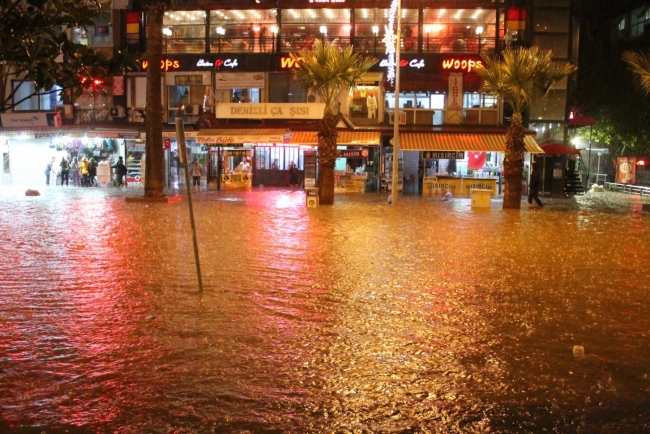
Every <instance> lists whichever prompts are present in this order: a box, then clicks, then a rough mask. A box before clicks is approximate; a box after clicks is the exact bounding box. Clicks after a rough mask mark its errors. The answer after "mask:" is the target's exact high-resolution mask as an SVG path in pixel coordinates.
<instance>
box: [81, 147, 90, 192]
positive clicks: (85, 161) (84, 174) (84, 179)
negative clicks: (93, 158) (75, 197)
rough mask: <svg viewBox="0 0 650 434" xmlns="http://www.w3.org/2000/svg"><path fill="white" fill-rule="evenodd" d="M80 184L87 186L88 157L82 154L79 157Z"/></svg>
mask: <svg viewBox="0 0 650 434" xmlns="http://www.w3.org/2000/svg"><path fill="white" fill-rule="evenodd" d="M81 185H82V186H83V187H88V185H89V184H88V158H86V156H85V155H84V156H83V158H82V159H81Z"/></svg>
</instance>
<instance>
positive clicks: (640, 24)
mask: <svg viewBox="0 0 650 434" xmlns="http://www.w3.org/2000/svg"><path fill="white" fill-rule="evenodd" d="M648 24H650V7H648V6H643V7H641V8H638V9H635V10H633V11H632V13H631V15H630V37H631V38H638V37H640V36H643V33H644V30H645V26H646V25H648Z"/></svg>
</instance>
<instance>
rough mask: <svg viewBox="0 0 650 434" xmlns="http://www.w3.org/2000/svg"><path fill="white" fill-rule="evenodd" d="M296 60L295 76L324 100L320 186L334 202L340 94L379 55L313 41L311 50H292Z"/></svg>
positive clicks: (324, 196) (327, 199) (325, 201)
mask: <svg viewBox="0 0 650 434" xmlns="http://www.w3.org/2000/svg"><path fill="white" fill-rule="evenodd" d="M291 58H292V59H293V60H294V61H296V62H297V65H298V67H297V69H296V70H295V75H296V79H297V80H298V81H299V82H300V83H301V84H302V86H303V87H304V88H305V89H307V90H311V91H312V92H314V93H316V94H317V95H319V96H320V98H321V101H323V102H324V103H325V110H324V111H323V119H322V120H321V123H320V128H319V132H318V181H317V184H318V187H319V189H320V191H319V194H320V203H321V204H323V205H332V204H333V203H334V164H335V162H336V158H337V151H336V139H337V137H338V134H337V132H336V124H337V123H338V121H339V119H340V116H341V114H340V113H336V114H335V104H336V101H337V99H338V97H339V95H340V94H341V93H343V92H348V91H349V90H350V89H351V88H352V87H354V86H355V85H356V82H357V80H359V79H360V78H361V76H362V75H363V74H365V73H366V72H367V71H368V70H369V69H370V68H372V66H373V65H374V64H376V63H377V59H375V58H373V57H362V56H359V55H358V54H357V53H354V48H353V47H352V46H350V47H347V48H345V49H341V48H338V47H336V46H332V45H330V44H323V43H321V41H316V42H315V43H314V46H313V49H312V50H302V51H300V52H299V53H297V54H295V53H291Z"/></svg>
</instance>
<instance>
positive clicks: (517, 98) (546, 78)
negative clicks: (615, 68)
mask: <svg viewBox="0 0 650 434" xmlns="http://www.w3.org/2000/svg"><path fill="white" fill-rule="evenodd" d="M482 57H483V60H484V66H483V67H482V68H478V69H476V70H475V71H476V73H477V74H478V75H479V76H480V77H481V78H482V79H483V83H482V89H481V90H482V91H483V92H489V93H492V94H494V95H496V96H498V97H499V98H501V99H502V100H503V101H504V102H505V103H506V104H508V105H509V106H510V107H511V108H512V110H513V112H514V113H520V114H521V113H523V112H524V110H525V109H526V108H527V107H529V106H530V104H531V102H532V101H533V99H535V98H544V97H546V95H547V94H548V91H549V90H550V88H551V86H552V85H553V84H554V83H555V82H557V81H559V80H561V79H562V78H564V77H566V76H568V75H570V74H572V73H573V72H574V71H575V70H576V67H575V66H573V65H571V64H569V63H564V62H554V61H553V60H552V58H553V53H552V52H551V51H550V50H540V49H539V48H538V47H531V48H517V49H507V50H505V51H504V52H503V53H502V55H501V56H499V55H491V54H483V55H482Z"/></svg>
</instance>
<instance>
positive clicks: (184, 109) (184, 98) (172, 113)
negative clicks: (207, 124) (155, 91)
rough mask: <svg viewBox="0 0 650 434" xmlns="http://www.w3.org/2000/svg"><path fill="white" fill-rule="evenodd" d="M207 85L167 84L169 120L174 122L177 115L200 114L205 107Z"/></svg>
mask: <svg viewBox="0 0 650 434" xmlns="http://www.w3.org/2000/svg"><path fill="white" fill-rule="evenodd" d="M204 95H205V86H203V85H194V86H167V112H168V116H169V118H168V122H169V123H174V118H175V117H176V116H179V115H180V116H194V117H196V116H199V115H200V110H201V108H202V107H203V97H204Z"/></svg>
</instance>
